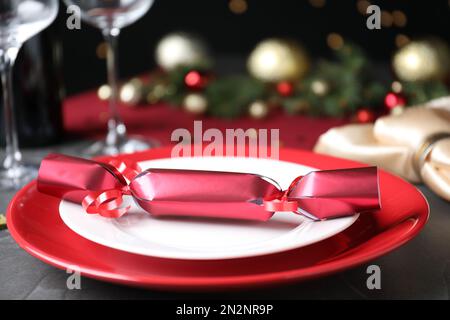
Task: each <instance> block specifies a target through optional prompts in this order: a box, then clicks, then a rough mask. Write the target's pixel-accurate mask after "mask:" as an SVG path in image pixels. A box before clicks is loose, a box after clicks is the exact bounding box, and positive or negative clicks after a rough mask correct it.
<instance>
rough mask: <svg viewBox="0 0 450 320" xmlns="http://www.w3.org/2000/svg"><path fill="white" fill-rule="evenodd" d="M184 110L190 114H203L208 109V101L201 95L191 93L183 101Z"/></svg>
mask: <svg viewBox="0 0 450 320" xmlns="http://www.w3.org/2000/svg"><path fill="white" fill-rule="evenodd" d="M183 108H184V110H186V111H187V112H189V113H193V114H202V113H205V112H206V110H207V109H208V100H207V99H206V97H205V96H204V95H202V94H200V93H189V94H187V95H186V97H185V98H184V100H183Z"/></svg>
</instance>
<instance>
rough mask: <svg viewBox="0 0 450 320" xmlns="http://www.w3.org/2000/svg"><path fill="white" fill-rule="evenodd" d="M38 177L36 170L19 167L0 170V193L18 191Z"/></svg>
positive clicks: (35, 168)
mask: <svg viewBox="0 0 450 320" xmlns="http://www.w3.org/2000/svg"><path fill="white" fill-rule="evenodd" d="M37 175H38V168H37V167H35V166H32V165H21V166H18V167H16V168H11V169H0V191H15V190H19V189H20V188H22V187H23V186H25V185H26V184H27V183H29V182H31V181H32V180H33V179H35V178H36V177H37Z"/></svg>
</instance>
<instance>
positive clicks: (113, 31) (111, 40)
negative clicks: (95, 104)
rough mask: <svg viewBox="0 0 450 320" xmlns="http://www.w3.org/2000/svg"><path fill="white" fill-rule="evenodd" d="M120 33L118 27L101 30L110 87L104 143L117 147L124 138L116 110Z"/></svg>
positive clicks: (124, 134)
mask: <svg viewBox="0 0 450 320" xmlns="http://www.w3.org/2000/svg"><path fill="white" fill-rule="evenodd" d="M119 34H120V29H118V28H108V29H105V30H104V31H103V36H104V38H105V41H106V45H107V61H106V62H107V69H108V70H107V71H108V84H109V87H110V89H111V95H110V97H109V113H110V118H109V121H108V134H107V136H106V144H107V145H109V146H112V147H116V148H119V145H120V143H121V142H122V141H124V140H125V139H126V127H125V125H124V123H123V121H122V119H121V117H120V114H119V110H118V97H119V84H118V83H119V77H118V46H117V41H118V37H119Z"/></svg>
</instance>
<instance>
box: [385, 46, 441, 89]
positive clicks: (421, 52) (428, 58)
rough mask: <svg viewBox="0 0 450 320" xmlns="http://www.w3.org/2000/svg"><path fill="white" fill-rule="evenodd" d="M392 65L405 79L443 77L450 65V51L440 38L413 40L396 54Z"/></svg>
mask: <svg viewBox="0 0 450 320" xmlns="http://www.w3.org/2000/svg"><path fill="white" fill-rule="evenodd" d="M392 65H393V68H394V71H395V73H396V75H397V77H398V78H399V79H401V80H403V81H427V80H432V79H441V78H443V77H445V76H446V75H447V73H448V72H449V67H450V51H449V48H448V46H447V44H446V43H445V42H443V41H441V40H439V39H435V38H433V39H427V40H418V41H412V42H410V43H408V44H407V45H405V46H403V47H402V48H401V49H399V50H398V51H397V53H396V54H395V55H394V59H393V61H392Z"/></svg>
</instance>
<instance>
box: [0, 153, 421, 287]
mask: <svg viewBox="0 0 450 320" xmlns="http://www.w3.org/2000/svg"><path fill="white" fill-rule="evenodd" d="M170 152H171V148H162V149H154V150H150V151H145V152H141V153H136V154H131V155H121V156H119V157H118V158H120V159H127V160H134V161H142V160H149V159H158V158H166V157H170ZM280 160H284V161H290V162H296V163H300V164H304V165H307V166H311V167H315V168H320V169H336V168H350V167H358V166H363V165H362V164H360V163H357V162H353V161H348V160H344V159H338V158H333V157H329V156H324V155H319V154H315V153H312V152H307V151H299V150H292V149H281V150H280ZM379 178H380V192H381V203H382V209H381V210H379V211H377V212H374V213H367V214H362V215H360V218H359V219H358V220H357V221H356V222H355V223H354V224H353V225H352V226H351V227H350V228H348V229H346V230H345V231H343V232H341V233H339V234H337V235H335V236H333V237H331V238H328V239H326V240H324V241H321V242H318V243H315V244H312V245H309V246H306V247H303V248H299V249H295V250H290V251H286V252H282V253H277V254H272V255H266V256H260V257H253V258H242V259H231V260H209V261H193V260H192V261H190V260H175V259H163V258H155V257H147V256H141V255H135V254H131V253H127V252H123V251H119V250H115V249H111V248H108V247H105V246H102V245H99V244H96V243H94V242H91V241H89V240H87V239H85V238H83V237H81V236H79V235H78V234H76V233H75V232H73V231H72V230H70V229H69V228H68V227H67V226H66V225H65V224H64V222H63V221H62V220H61V218H60V216H59V211H58V208H59V203H60V200H59V199H57V198H53V197H50V196H47V195H44V194H41V193H39V192H37V190H36V182H31V183H30V184H28V185H27V186H26V187H24V188H23V189H22V190H20V191H19V192H18V193H17V194H16V196H15V197H14V199H13V200H12V201H11V203H10V205H9V207H8V212H7V223H8V228H9V230H10V232H11V235H12V236H13V238H14V239H15V240H16V241H17V243H18V244H19V245H20V246H21V247H22V248H23V249H24V250H26V251H27V252H29V253H30V254H32V255H33V256H35V257H37V258H39V259H41V260H42V261H44V262H46V263H49V264H51V265H53V266H55V267H58V268H61V269H67V268H71V269H73V268H74V266H75V267H76V268H78V269H79V271H80V272H81V274H82V275H84V276H86V277H91V278H95V279H99V280H104V281H109V282H115V283H121V284H126V285H133V286H142V287H149V288H159V289H167V290H169V289H170V290H224V289H237V288H244V287H256V286H263V285H275V284H281V283H287V282H293V281H300V280H306V279H312V278H317V277H320V276H324V275H328V274H331V273H335V272H338V271H342V270H345V269H348V268H351V267H354V266H357V265H360V264H363V263H365V262H367V261H369V260H372V259H374V258H376V257H379V256H381V255H383V254H385V253H387V252H389V251H391V250H393V249H395V248H397V247H399V246H401V245H402V244H404V243H405V242H407V241H408V240H410V239H412V238H413V237H414V236H415V235H417V234H418V233H419V231H420V230H421V229H422V228H423V226H424V225H425V223H426V221H427V219H428V214H429V207H428V203H427V201H426V200H425V198H424V197H423V196H422V194H421V193H420V192H419V191H418V190H417V189H416V188H415V187H414V186H412V185H411V184H409V183H407V182H405V181H404V180H402V179H400V178H398V177H395V176H393V175H391V174H389V173H386V172H384V171H380V175H379Z"/></svg>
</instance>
